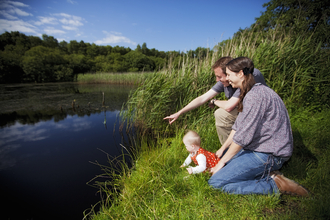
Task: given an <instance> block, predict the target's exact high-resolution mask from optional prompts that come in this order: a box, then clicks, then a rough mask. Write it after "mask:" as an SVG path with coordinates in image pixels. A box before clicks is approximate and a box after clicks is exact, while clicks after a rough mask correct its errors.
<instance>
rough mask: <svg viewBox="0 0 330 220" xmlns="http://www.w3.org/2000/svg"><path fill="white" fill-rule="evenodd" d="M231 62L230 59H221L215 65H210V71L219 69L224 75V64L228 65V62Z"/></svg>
mask: <svg viewBox="0 0 330 220" xmlns="http://www.w3.org/2000/svg"><path fill="white" fill-rule="evenodd" d="M231 60H233V58H232V57H221V58H220V59H218V60H217V61H215V63H214V64H213V65H212V70H214V69H216V68H218V67H220V68H221V69H222V71H223V73H224V74H226V64H227V63H229V61H231Z"/></svg>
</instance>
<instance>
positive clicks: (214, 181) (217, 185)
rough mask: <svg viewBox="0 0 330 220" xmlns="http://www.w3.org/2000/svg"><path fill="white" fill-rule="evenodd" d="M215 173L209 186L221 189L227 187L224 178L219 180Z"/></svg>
mask: <svg viewBox="0 0 330 220" xmlns="http://www.w3.org/2000/svg"><path fill="white" fill-rule="evenodd" d="M216 174H217V173H215V174H214V175H213V176H211V178H210V179H209V180H208V184H209V185H210V186H212V187H213V188H217V189H220V188H222V187H223V186H225V185H226V181H225V180H224V179H222V178H219V177H218V175H216Z"/></svg>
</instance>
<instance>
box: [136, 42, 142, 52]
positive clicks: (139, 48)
mask: <svg viewBox="0 0 330 220" xmlns="http://www.w3.org/2000/svg"><path fill="white" fill-rule="evenodd" d="M135 51H136V52H139V53H142V49H141V46H140V44H138V45H137V46H136V48H135Z"/></svg>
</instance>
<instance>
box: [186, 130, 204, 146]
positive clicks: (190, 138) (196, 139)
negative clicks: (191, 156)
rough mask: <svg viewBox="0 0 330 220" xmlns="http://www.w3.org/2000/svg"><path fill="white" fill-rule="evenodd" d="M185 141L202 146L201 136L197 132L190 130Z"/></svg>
mask: <svg viewBox="0 0 330 220" xmlns="http://www.w3.org/2000/svg"><path fill="white" fill-rule="evenodd" d="M182 141H183V142H188V143H189V144H191V145H197V146H201V137H200V136H199V135H198V134H197V133H196V132H195V131H191V130H189V131H188V132H187V133H186V134H185V135H184V136H183V139H182Z"/></svg>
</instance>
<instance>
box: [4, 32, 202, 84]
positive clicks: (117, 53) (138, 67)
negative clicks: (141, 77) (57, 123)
mask: <svg viewBox="0 0 330 220" xmlns="http://www.w3.org/2000/svg"><path fill="white" fill-rule="evenodd" d="M207 50H208V49H206V48H201V47H199V48H197V49H196V50H190V51H187V52H186V53H183V52H180V51H167V52H164V51H158V50H156V49H155V48H152V49H149V48H148V47H147V44H146V43H143V44H142V47H141V46H140V45H139V44H138V45H137V47H136V48H135V49H134V50H132V49H131V48H129V47H128V48H125V47H119V46H115V47H112V46H109V45H107V46H99V45H96V44H94V43H93V44H90V43H85V42H84V41H80V42H77V41H76V40H72V41H70V42H69V43H68V42H66V41H61V42H58V41H57V39H55V38H54V37H52V36H48V35H46V34H44V35H42V39H40V38H39V37H37V36H26V35H25V34H22V33H19V32H17V31H15V32H11V33H9V32H5V33H3V34H1V35H0V83H28V82H36V83H43V82H71V81H75V80H76V78H77V74H84V73H125V72H130V73H132V72H150V71H151V72H153V71H155V70H157V71H158V70H162V69H163V68H164V67H165V66H166V65H167V64H168V63H171V64H172V63H173V64H175V65H177V64H178V63H179V60H180V59H181V57H182V56H183V55H188V56H190V57H194V56H197V55H198V56H200V57H201V58H203V56H204V55H205V54H206V51H207Z"/></svg>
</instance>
